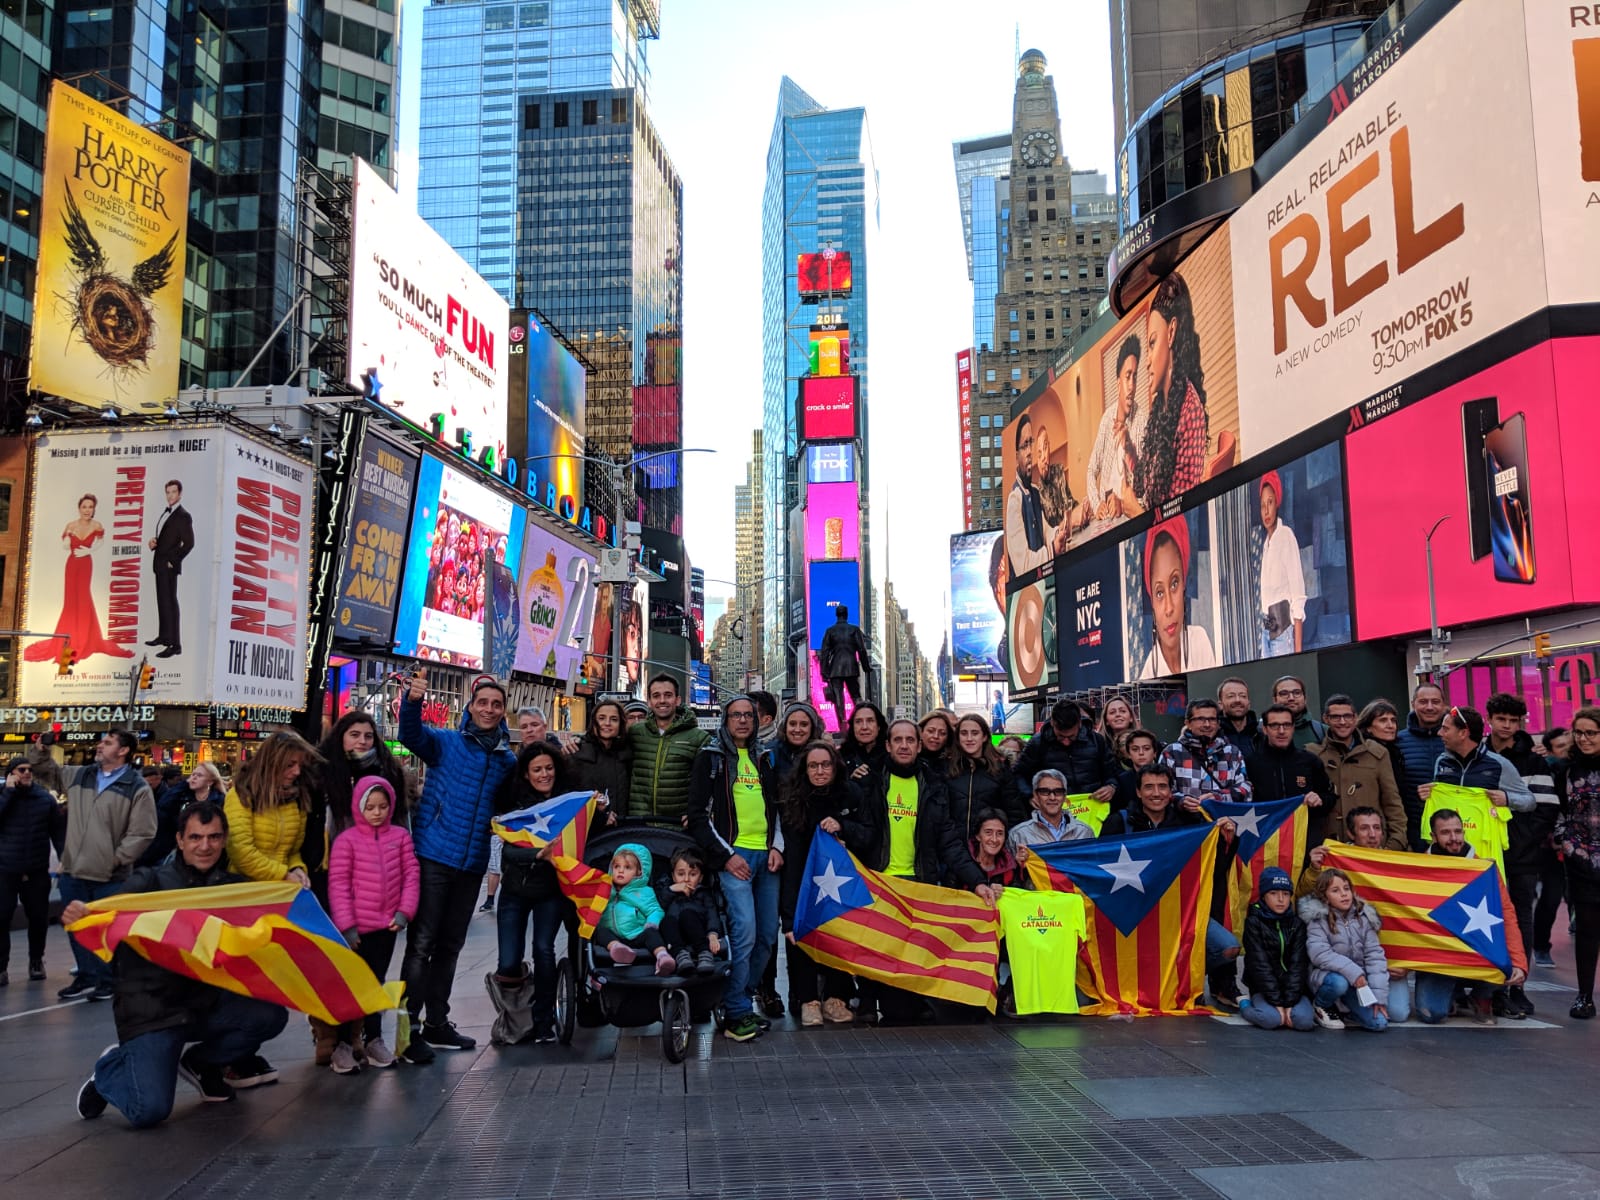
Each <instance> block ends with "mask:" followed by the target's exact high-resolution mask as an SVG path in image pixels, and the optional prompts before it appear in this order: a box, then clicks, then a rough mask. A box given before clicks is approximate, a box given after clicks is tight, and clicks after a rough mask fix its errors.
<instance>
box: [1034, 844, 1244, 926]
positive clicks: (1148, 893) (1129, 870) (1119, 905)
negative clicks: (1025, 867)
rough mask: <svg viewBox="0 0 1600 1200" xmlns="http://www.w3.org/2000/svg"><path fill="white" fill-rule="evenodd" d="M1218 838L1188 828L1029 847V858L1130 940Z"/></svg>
mask: <svg viewBox="0 0 1600 1200" xmlns="http://www.w3.org/2000/svg"><path fill="white" fill-rule="evenodd" d="M1215 832H1216V831H1215V830H1214V829H1213V828H1212V827H1211V826H1210V825H1186V826H1184V827H1183V828H1181V829H1158V830H1155V831H1153V832H1150V833H1135V834H1132V835H1131V836H1129V837H1125V838H1093V839H1089V840H1085V841H1078V842H1046V843H1045V844H1044V845H1042V846H1029V847H1028V853H1029V854H1037V855H1038V856H1039V857H1040V858H1041V859H1043V860H1044V862H1045V864H1046V865H1047V866H1049V867H1050V868H1051V869H1052V870H1055V871H1059V872H1060V873H1061V874H1063V875H1065V876H1066V877H1067V878H1068V879H1070V880H1072V884H1073V886H1074V887H1076V888H1077V889H1078V890H1079V891H1080V892H1082V893H1083V894H1084V895H1085V896H1087V897H1088V898H1089V899H1090V900H1092V901H1093V902H1094V906H1095V907H1096V908H1098V909H1099V910H1100V911H1101V912H1103V913H1105V915H1106V917H1107V918H1109V920H1110V921H1111V923H1112V924H1113V925H1115V926H1116V927H1117V931H1118V932H1119V933H1121V934H1122V936H1123V937H1128V936H1131V935H1132V933H1133V931H1134V930H1135V929H1137V928H1138V926H1139V922H1141V921H1143V920H1144V919H1145V917H1146V916H1148V915H1149V913H1150V910H1151V909H1153V908H1154V907H1155V906H1156V905H1157V904H1159V903H1160V902H1161V897H1162V896H1164V895H1166V894H1167V889H1168V888H1170V887H1171V886H1172V884H1173V881H1175V880H1176V879H1177V878H1178V876H1179V875H1181V874H1183V869H1184V867H1186V866H1188V865H1189V860H1190V859H1192V858H1193V857H1194V856H1195V853H1196V851H1198V850H1199V849H1200V845H1201V843H1202V842H1204V841H1205V840H1206V838H1208V837H1211V836H1212V835H1213V834H1214V833H1215Z"/></svg>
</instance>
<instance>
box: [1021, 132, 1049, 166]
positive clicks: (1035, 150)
mask: <svg viewBox="0 0 1600 1200" xmlns="http://www.w3.org/2000/svg"><path fill="white" fill-rule="evenodd" d="M1055 157H1056V139H1055V135H1054V134H1052V133H1050V132H1049V131H1048V130H1045V129H1035V130H1034V131H1033V132H1032V133H1030V134H1028V135H1026V136H1025V137H1024V138H1023V139H1022V161H1023V162H1025V163H1027V164H1028V165H1029V166H1030V167H1040V166H1043V165H1044V164H1045V163H1049V162H1054V161H1055Z"/></svg>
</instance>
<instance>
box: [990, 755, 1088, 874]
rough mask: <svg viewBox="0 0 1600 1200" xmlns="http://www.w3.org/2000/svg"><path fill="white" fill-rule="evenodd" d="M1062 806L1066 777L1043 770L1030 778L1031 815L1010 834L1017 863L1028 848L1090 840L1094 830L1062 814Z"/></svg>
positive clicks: (1064, 800)
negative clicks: (1031, 783) (1050, 843)
mask: <svg viewBox="0 0 1600 1200" xmlns="http://www.w3.org/2000/svg"><path fill="white" fill-rule="evenodd" d="M1066 802H1067V777H1066V776H1065V775H1063V774H1062V773H1061V772H1060V771H1051V770H1044V771H1040V772H1039V773H1038V774H1037V775H1035V776H1034V777H1033V815H1032V816H1030V817H1029V818H1028V819H1027V820H1026V821H1024V822H1022V824H1020V825H1018V826H1016V827H1015V828H1013V829H1012V830H1011V852H1012V853H1013V854H1015V855H1016V856H1017V858H1018V859H1023V858H1026V857H1027V856H1028V847H1029V846H1041V845H1044V844H1045V843H1046V842H1075V841H1077V840H1078V839H1080V838H1092V837H1093V836H1094V830H1092V829H1090V828H1089V827H1088V826H1087V825H1085V824H1084V823H1083V822H1082V821H1080V820H1078V818H1077V817H1075V816H1073V815H1072V814H1071V813H1069V812H1066V811H1064V806H1065V805H1066Z"/></svg>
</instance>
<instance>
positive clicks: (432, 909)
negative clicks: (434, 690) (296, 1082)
mask: <svg viewBox="0 0 1600 1200" xmlns="http://www.w3.org/2000/svg"><path fill="white" fill-rule="evenodd" d="M426 691H427V680H426V678H425V677H424V675H423V674H422V672H421V671H418V672H417V673H416V674H415V675H413V676H412V677H411V688H410V690H409V691H408V692H407V693H406V698H405V701H404V703H402V704H401V705H400V741H401V743H402V744H403V745H404V746H405V747H406V749H408V750H410V751H411V752H412V753H413V754H415V755H416V756H417V757H418V758H419V759H421V760H422V761H423V763H424V764H425V765H426V766H427V768H428V778H427V782H426V783H424V784H423V787H422V798H421V800H420V801H419V802H418V804H417V811H416V814H415V815H414V816H413V817H412V821H411V837H412V840H413V842H414V843H415V845H416V849H417V861H418V862H419V863H420V864H421V866H422V896H421V900H420V902H419V903H418V905H417V915H416V917H414V918H413V919H412V921H411V924H410V925H409V926H407V928H406V954H405V960H404V962H403V963H402V964H401V967H400V977H401V978H402V979H403V980H405V985H406V1008H407V1010H408V1011H409V1012H410V1014H411V1024H412V1028H413V1029H415V1030H416V1032H415V1033H414V1034H413V1035H412V1038H411V1046H410V1048H409V1049H407V1051H406V1054H405V1057H406V1061H407V1062H412V1063H417V1064H423V1063H430V1062H432V1061H433V1047H439V1048H440V1049H445V1050H471V1049H472V1048H473V1047H474V1046H475V1045H477V1042H476V1041H474V1040H473V1039H472V1038H470V1037H467V1036H466V1035H465V1034H462V1033H458V1032H457V1031H456V1027H455V1026H454V1025H452V1024H451V1023H450V985H451V984H452V983H453V982H454V980H455V975H456V959H457V957H458V956H459V955H460V954H461V947H462V946H463V945H464V944H465V942H466V940H467V927H468V926H469V925H470V924H471V923H472V912H473V909H474V908H476V907H477V903H478V888H479V885H480V884H482V882H483V873H484V871H485V869H487V867H488V865H489V819H490V817H491V816H492V815H493V813H494V797H495V792H496V791H498V790H499V788H500V784H501V782H502V781H503V780H504V779H505V777H506V776H507V775H509V774H511V771H512V769H513V768H514V767H515V766H516V762H517V760H516V756H515V755H514V754H512V752H511V737H510V731H509V730H508V729H507V728H506V721H505V716H506V692H505V689H504V688H503V687H501V686H500V683H499V681H497V680H496V679H495V678H494V676H492V675H482V676H479V677H478V679H476V680H474V681H473V684H472V698H471V700H469V701H468V703H467V713H466V716H464V717H462V719H461V729H460V730H459V731H458V732H456V733H454V734H449V733H441V732H438V731H436V730H432V729H428V728H426V727H424V726H423V724H422V697H423V694H424V693H425V692H426ZM424 1013H426V1017H427V1019H426V1021H425V1022H419V1020H418V1018H419V1017H421V1016H423V1014H424Z"/></svg>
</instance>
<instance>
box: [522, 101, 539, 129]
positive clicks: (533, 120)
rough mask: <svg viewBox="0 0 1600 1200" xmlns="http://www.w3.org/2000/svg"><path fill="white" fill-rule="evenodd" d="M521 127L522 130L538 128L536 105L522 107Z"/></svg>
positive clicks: (537, 109) (537, 108)
mask: <svg viewBox="0 0 1600 1200" xmlns="http://www.w3.org/2000/svg"><path fill="white" fill-rule="evenodd" d="M522 127H523V128H524V129H537V128H539V106H538V105H537V104H524V105H523V106H522Z"/></svg>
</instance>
